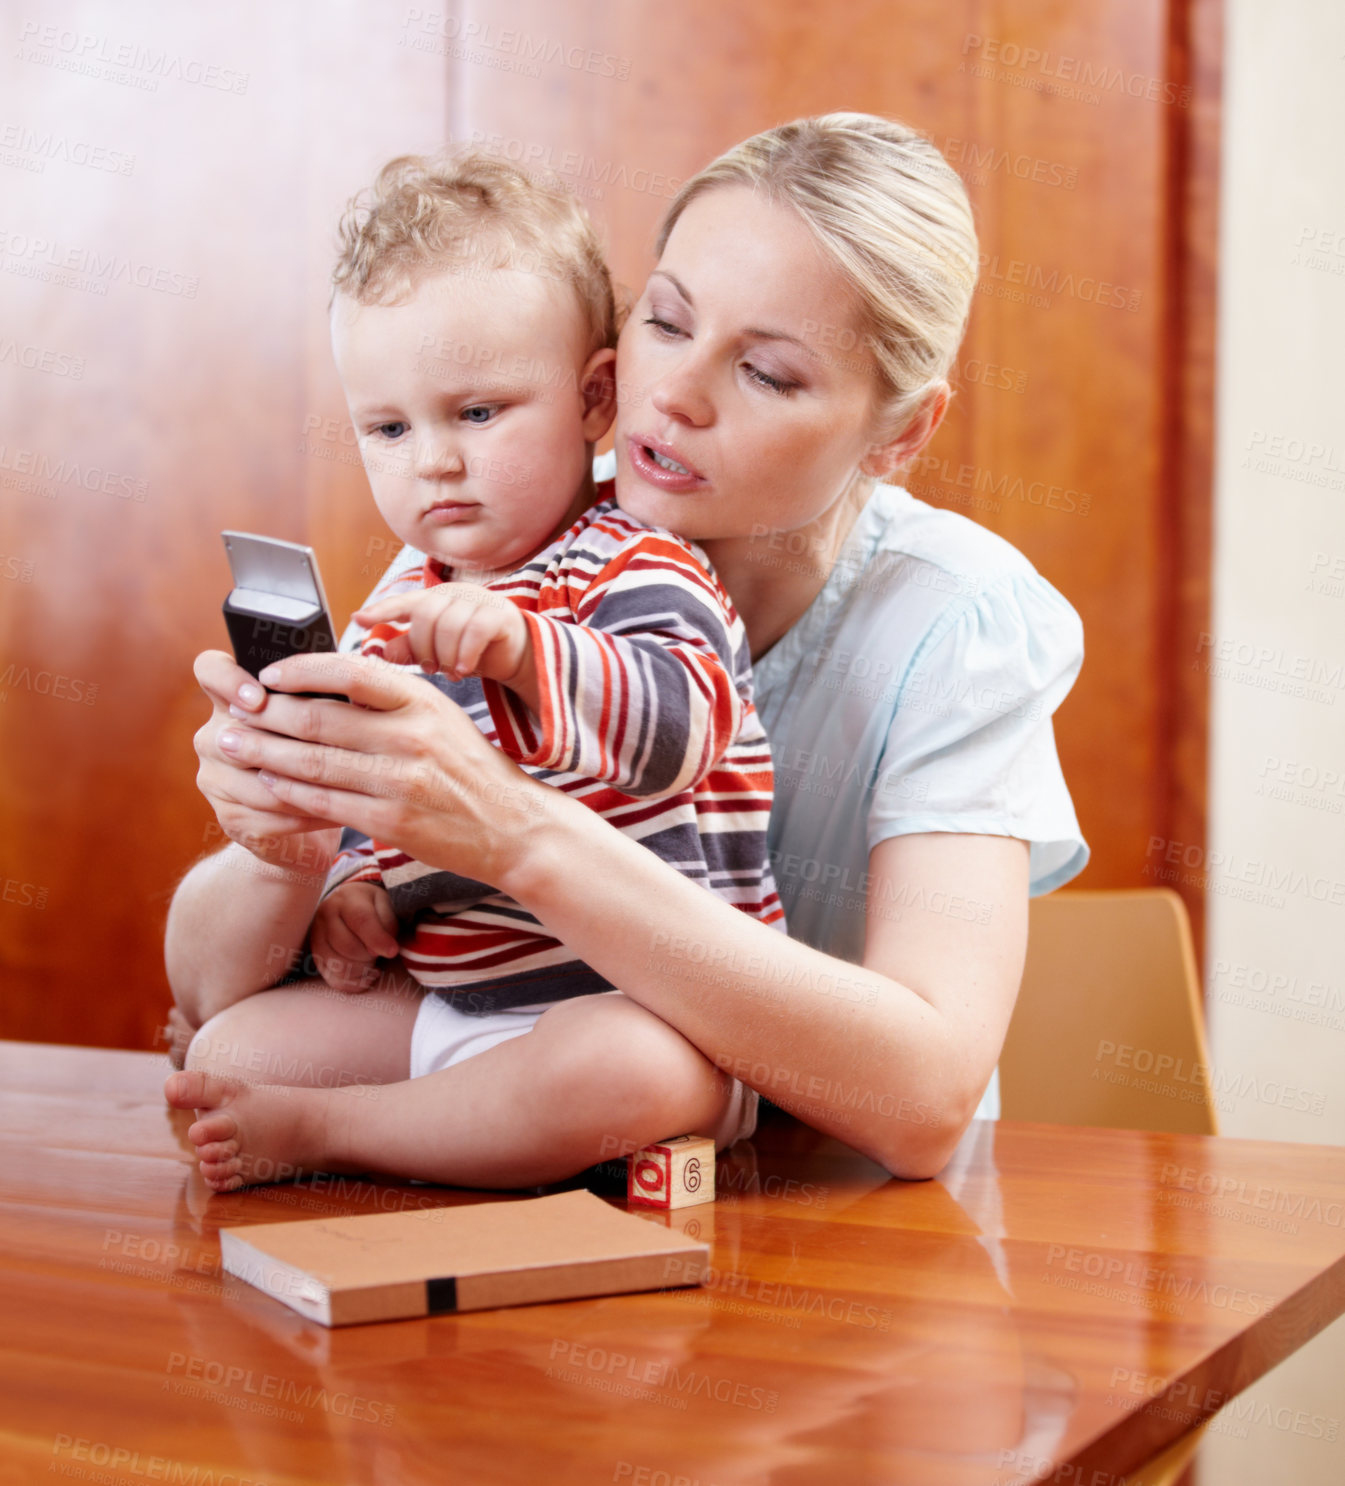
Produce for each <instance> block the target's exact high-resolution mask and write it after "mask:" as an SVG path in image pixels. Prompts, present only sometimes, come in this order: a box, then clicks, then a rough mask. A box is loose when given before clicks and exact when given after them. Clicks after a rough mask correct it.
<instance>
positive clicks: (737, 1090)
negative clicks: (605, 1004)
mask: <svg viewBox="0 0 1345 1486" xmlns="http://www.w3.org/2000/svg"><path fill="white" fill-rule="evenodd" d="M599 994H601V995H607V996H619V995H620V994H621V992H620V991H604V992H600V993H599ZM551 1004H554V1003H548V1005H551ZM546 1009H547V1007H546V1006H543V1005H537V1006H532V1007H528V1006H519V1007H515V1008H514V1009H513V1010H511V1011H497V1012H492V1013H490V1014H489V1015H486V1016H472V1015H469V1014H468V1013H467V1012H464V1011H458V1010H457V1009H456V1008H455V1007H454V1006H453V1003H452V1001H451V1000H450V999H449V998H448V997H445V996H437V995H435V994H434V993H433V992H427V994H426V995H424V996H422V997H421V1001H420V1010H419V1011H418V1012H417V1013H416V1023H415V1026H414V1027H413V1028H412V1029H411V1077H412V1078H421V1077H423V1076H424V1075H425V1074H427V1073H438V1072H439V1070H440V1069H441V1068H451V1067H452V1066H453V1065H454V1064H455V1063H461V1062H463V1061H464V1060H465V1059H467V1058H474V1057H475V1056H476V1055H477V1053H484V1052H485V1051H486V1049H487V1048H491V1047H495V1046H496V1045H497V1044H498V1043H501V1042H508V1041H509V1039H510V1038H511V1037H521V1036H522V1035H523V1034H524V1033H525V1032H531V1031H532V1029H533V1028H534V1027H535V1026H536V1025H537V1018H538V1017H539V1016H541V1015H542V1013H543V1012H544V1011H545V1010H546ZM758 1103H759V1100H758V1098H757V1091H756V1090H755V1089H752V1088H749V1087H748V1086H747V1085H746V1084H745V1083H743V1081H742V1080H741V1079H737V1078H735V1079H734V1080H733V1090H732V1093H731V1095H730V1097H729V1103H728V1108H727V1109H726V1110H725V1111H724V1117H723V1119H722V1120H720V1122H719V1124H718V1125H717V1126H716V1128H715V1149H716V1150H717V1151H722V1150H724V1149H726V1148H727V1147H728V1146H731V1145H732V1144H733V1143H734V1141H735V1140H746V1139H748V1138H749V1137H750V1136H751V1135H752V1133H753V1132H754V1131H755V1130H756V1128H757V1106H758Z"/></svg>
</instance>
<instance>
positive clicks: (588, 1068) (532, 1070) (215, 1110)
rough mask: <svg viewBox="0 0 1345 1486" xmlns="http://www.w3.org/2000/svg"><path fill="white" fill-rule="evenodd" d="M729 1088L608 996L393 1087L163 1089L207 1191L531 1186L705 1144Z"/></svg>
mask: <svg viewBox="0 0 1345 1486" xmlns="http://www.w3.org/2000/svg"><path fill="white" fill-rule="evenodd" d="M268 994H276V993H274V992H269V993H268ZM350 999H351V1000H353V1001H356V1002H358V1001H359V1000H360V999H361V998H360V997H352V998H350ZM245 1004H247V1003H242V1002H240V1003H239V1007H241V1006H243V1005H245ZM235 1009H236V1008H230V1010H231V1011H233V1010H235ZM208 1025H209V1024H207V1026H208ZM202 1030H203V1031H204V1030H206V1029H202ZM407 1037H408V1044H409V1028H408V1030H407ZM190 1062H191V1060H190V1059H189V1068H190ZM731 1089H732V1081H731V1080H730V1079H729V1078H728V1077H727V1076H726V1075H725V1074H723V1073H721V1072H719V1071H718V1070H716V1069H715V1067H714V1065H713V1064H712V1063H711V1062H710V1061H709V1059H707V1058H706V1057H705V1056H704V1054H702V1053H701V1052H700V1051H699V1050H698V1049H696V1048H695V1047H693V1046H692V1044H691V1043H690V1042H688V1041H687V1040H686V1038H685V1037H683V1036H682V1034H681V1033H680V1032H678V1031H676V1030H675V1029H674V1028H672V1027H670V1026H669V1025H668V1024H667V1023H666V1022H664V1021H663V1020H662V1019H661V1018H660V1017H657V1016H655V1015H654V1014H653V1013H652V1012H649V1011H646V1010H645V1009H644V1007H642V1006H640V1005H638V1004H637V1003H636V1002H634V1001H632V1000H630V999H629V997H626V996H621V995H607V996H580V997H576V998H574V999H573V1000H571V1001H563V1002H561V1003H559V1004H558V1005H556V1006H553V1007H551V1008H550V1009H549V1010H548V1011H547V1012H545V1013H544V1014H543V1015H542V1016H541V1017H539V1018H538V1020H537V1023H536V1025H535V1026H534V1027H533V1029H532V1030H531V1031H530V1032H527V1033H525V1034H523V1035H521V1036H518V1037H513V1038H511V1039H510V1040H509V1041H507V1042H502V1043H499V1044H498V1045H497V1046H495V1047H492V1048H488V1049H487V1050H486V1051H485V1052H482V1053H478V1054H477V1055H476V1056H475V1057H472V1058H468V1059H467V1060H466V1061H465V1062H462V1063H457V1064H455V1065H454V1066H452V1067H451V1068H445V1069H442V1070H441V1071H439V1072H437V1073H431V1074H427V1075H426V1076H425V1077H423V1078H415V1079H408V1080H406V1081H404V1082H401V1083H384V1084H381V1085H379V1086H377V1087H364V1088H350V1087H345V1088H340V1087H308V1088H300V1087H287V1088H276V1087H274V1086H270V1087H268V1086H265V1085H257V1084H249V1083H247V1082H245V1081H243V1080H241V1079H239V1078H236V1077H232V1076H226V1075H221V1074H216V1073H213V1072H206V1071H204V1070H202V1069H195V1070H191V1071H187V1072H183V1073H175V1074H170V1075H169V1078H168V1081H167V1083H166V1084H165V1092H166V1094H167V1096H168V1101H169V1103H170V1104H173V1105H176V1106H177V1107H179V1108H184V1109H196V1110H197V1111H198V1112H199V1113H200V1114H201V1118H200V1119H198V1120H197V1122H196V1124H195V1125H193V1126H192V1128H191V1132H190V1134H191V1137H192V1139H193V1140H194V1141H196V1142H197V1143H198V1154H199V1156H200V1157H201V1169H202V1172H203V1174H204V1175H205V1177H206V1180H207V1182H208V1183H209V1184H210V1185H211V1186H213V1187H215V1188H216V1189H217V1190H220V1191H229V1190H232V1189H233V1188H234V1187H240V1186H245V1185H247V1184H248V1183H250V1182H256V1181H276V1180H288V1179H290V1178H291V1177H293V1176H295V1175H297V1174H299V1173H300V1172H302V1171H356V1172H366V1171H367V1172H380V1173H384V1174H386V1175H389V1176H397V1177H403V1178H405V1177H416V1178H419V1179H420V1180H422V1181H430V1182H441V1183H444V1184H446V1185H450V1186H467V1187H496V1188H512V1187H531V1186H537V1185H540V1184H542V1183H545V1182H554V1181H561V1180H563V1179H564V1178H566V1177H569V1176H573V1175H575V1174H576V1173H577V1172H580V1171H583V1170H584V1169H585V1168H586V1167H588V1166H593V1165H596V1164H597V1163H598V1162H599V1161H601V1160H603V1159H605V1158H608V1157H610V1156H611V1155H612V1154H613V1152H614V1151H618V1152H624V1151H632V1150H638V1149H639V1148H640V1147H641V1146H645V1145H648V1144H650V1143H651V1142H652V1141H656V1140H663V1139H666V1138H668V1137H669V1136H672V1135H682V1134H687V1133H704V1134H707V1135H708V1134H711V1133H712V1132H713V1131H714V1129H715V1127H716V1125H717V1124H718V1123H719V1122H720V1120H721V1118H722V1116H723V1114H724V1112H725V1109H726V1108H727V1105H728V1100H729V1096H730V1092H731Z"/></svg>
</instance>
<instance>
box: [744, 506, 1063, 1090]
mask: <svg viewBox="0 0 1345 1486" xmlns="http://www.w3.org/2000/svg"><path fill="white" fill-rule="evenodd" d="M779 542H780V547H779V557H780V560H781V562H782V563H784V562H788V561H790V560H791V558H790V553H789V542H790V538H789V536H788V534H782V535H781V537H780V538H779ZM1082 662H1083V627H1082V625H1081V624H1080V622H1079V616H1078V615H1077V614H1076V613H1075V612H1074V610H1073V608H1072V607H1071V606H1070V605H1069V604H1068V603H1067V602H1066V600H1065V599H1064V598H1062V597H1061V595H1060V594H1059V593H1058V592H1057V591H1056V590H1055V589H1054V588H1053V587H1052V586H1051V585H1050V584H1049V583H1048V582H1047V581H1046V580H1045V579H1044V578H1043V577H1041V575H1040V574H1039V573H1037V572H1036V570H1035V569H1034V568H1033V567H1032V565H1031V564H1030V563H1029V562H1028V561H1027V559H1026V558H1025V557H1024V556H1023V555H1022V554H1021V553H1020V552H1019V551H1018V550H1017V549H1016V548H1014V547H1012V546H1010V545H1009V543H1008V542H1006V541H1004V540H1003V539H1002V538H1001V537H998V536H996V535H995V534H994V533H993V532H990V531H987V530H986V529H985V528H984V527H982V526H978V525H977V524H976V523H975V522H973V521H969V520H967V519H966V517H964V516H959V515H957V514H956V513H954V512H951V511H943V510H939V509H937V508H936V507H933V506H930V505H927V504H926V503H925V502H924V501H920V500H917V499H916V498H915V497H914V496H912V495H910V494H909V493H908V492H906V491H905V490H901V489H898V488H895V487H892V486H888V485H879V486H878V487H877V488H876V489H875V491H874V493H873V495H872V496H871V498H870V500H869V502H868V504H867V505H866V506H865V508H864V510H863V511H862V512H861V514H860V516H859V518H858V519H857V520H856V522H855V525H854V527H853V528H852V529H851V532H850V535H849V537H848V539H847V541H846V543H845V546H844V548H843V549H842V551H841V554H840V557H839V559H838V561H837V563H836V566H835V568H834V569H833V570H832V573H831V575H830V577H829V578H828V579H827V582H826V584H825V585H824V586H823V588H822V590H821V592H820V593H819V594H818V596H817V597H816V598H815V599H814V600H813V602H812V604H811V605H810V606H809V608H808V609H807V610H806V611H805V612H804V614H803V615H802V617H801V618H800V619H799V620H798V622H797V623H796V624H795V625H794V626H793V628H792V629H790V630H789V631H788V632H787V633H786V634H785V635H784V636H783V637H782V638H781V639H780V640H779V641H778V642H777V643H776V644H775V645H774V646H772V648H771V649H770V650H768V651H767V652H766V654H765V655H763V656H762V657H761V658H760V659H759V660H758V661H757V662H756V664H755V667H754V670H755V675H756V702H757V707H758V710H759V711H760V713H761V718H762V721H763V722H764V723H765V726H766V732H767V734H768V735H769V737H770V740H771V751H772V754H773V756H774V759H775V804H774V808H773V809H772V812H771V823H770V834H769V842H770V850H771V859H772V865H773V866H774V869H775V879H776V884H777V886H778V887H779V890H780V896H781V899H782V901H783V903H784V908H785V918H786V921H787V923H788V926H789V932H790V934H791V936H793V937H794V938H796V939H802V940H804V941H805V942H806V943H808V944H811V945H813V946H814V947H815V948H817V949H821V950H824V951H826V952H827V953H829V954H833V955H836V956H837V957H838V958H840V959H844V960H849V961H851V962H852V963H858V962H859V961H860V960H861V958H862V956H863V950H864V918H865V910H866V889H867V880H866V873H867V869H868V857H869V853H870V852H871V851H872V850H873V848H874V847H875V846H877V845H878V843H879V842H880V841H886V840H887V839H888V838H889V837H891V836H901V835H910V834H914V833H916V832H923V831H966V832H972V833H975V834H978V835H989V836H1013V837H1016V838H1018V839H1020V840H1024V841H1027V842H1029V843H1030V858H1031V892H1032V894H1033V895H1037V894H1040V893H1047V892H1050V891H1051V890H1052V889H1053V888H1057V887H1059V886H1060V885H1061V884H1062V883H1065V882H1068V881H1069V880H1070V878H1072V877H1074V876H1075V875H1076V874H1077V873H1079V872H1081V871H1082V870H1083V868H1084V866H1085V864H1086V863H1087V861H1088V847H1087V845H1086V843H1085V842H1084V839H1083V837H1082V835H1081V834H1080V831H1079V823H1078V821H1077V819H1076V818H1075V814H1074V806H1073V804H1072V803H1071V801H1070V796H1069V790H1068V789H1067V788H1066V786H1065V780H1064V776H1063V775H1062V774H1061V771H1060V760H1059V758H1058V757H1057V755H1056V748H1055V735H1054V731H1053V729H1052V725H1051V715H1052V713H1053V712H1054V711H1055V709H1056V708H1057V707H1058V706H1059V705H1060V703H1061V702H1062V701H1063V700H1064V698H1065V695H1066V693H1067V692H1068V691H1069V689H1070V687H1071V686H1072V685H1073V683H1074V678H1075V677H1076V676H1077V675H1078V673H1079V667H1080V665H1081V664H1082ZM921 891H922V890H921V889H920V888H919V886H918V885H910V886H907V887H903V888H901V889H899V890H894V893H895V895H897V896H900V898H901V899H902V901H919V897H920V894H921ZM929 906H930V907H931V908H933V909H934V911H936V912H945V913H948V914H949V915H950V916H951V917H953V918H962V919H965V920H967V921H969V922H972V921H976V920H978V919H981V920H984V917H985V916H987V915H988V913H989V907H988V905H986V904H982V903H977V902H976V901H975V900H974V899H972V898H957V897H952V896H950V897H948V898H947V900H946V901H944V902H938V903H936V902H934V901H933V899H932V898H931V899H930V903H929ZM977 1114H978V1116H979V1117H981V1118H995V1117H997V1116H998V1114H999V1083H998V1076H996V1077H995V1078H994V1079H992V1081H991V1084H990V1087H989V1088H988V1089H987V1090H986V1096H985V1098H984V1099H983V1100H982V1102H981V1106H980V1108H979V1109H978V1110H977Z"/></svg>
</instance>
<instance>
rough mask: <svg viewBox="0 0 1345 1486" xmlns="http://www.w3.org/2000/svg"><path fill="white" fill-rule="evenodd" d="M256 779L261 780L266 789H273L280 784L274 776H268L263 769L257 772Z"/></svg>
mask: <svg viewBox="0 0 1345 1486" xmlns="http://www.w3.org/2000/svg"><path fill="white" fill-rule="evenodd" d="M257 778H258V779H260V780H261V782H262V783H263V784H264V785H265V786H266V787H267V789H274V788H275V787H276V785H277V784H278V783H279V782H280V781H279V780H278V779H277V778H276V776H275V775H274V774H268V773H267V772H266V770H265V769H258V770H257Z"/></svg>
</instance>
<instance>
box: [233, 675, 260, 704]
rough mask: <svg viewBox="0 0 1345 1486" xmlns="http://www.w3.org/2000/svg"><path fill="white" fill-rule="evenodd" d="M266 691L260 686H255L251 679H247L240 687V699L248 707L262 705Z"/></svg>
mask: <svg viewBox="0 0 1345 1486" xmlns="http://www.w3.org/2000/svg"><path fill="white" fill-rule="evenodd" d="M265 695H266V693H265V692H264V691H263V690H262V689H261V687H260V686H254V685H253V684H252V682H251V681H245V682H244V683H243V684H242V686H240V687H239V688H238V700H239V701H240V702H242V703H244V704H245V705H246V706H248V707H260V706H261V703H262V698H263V697H264V696H265Z"/></svg>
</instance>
